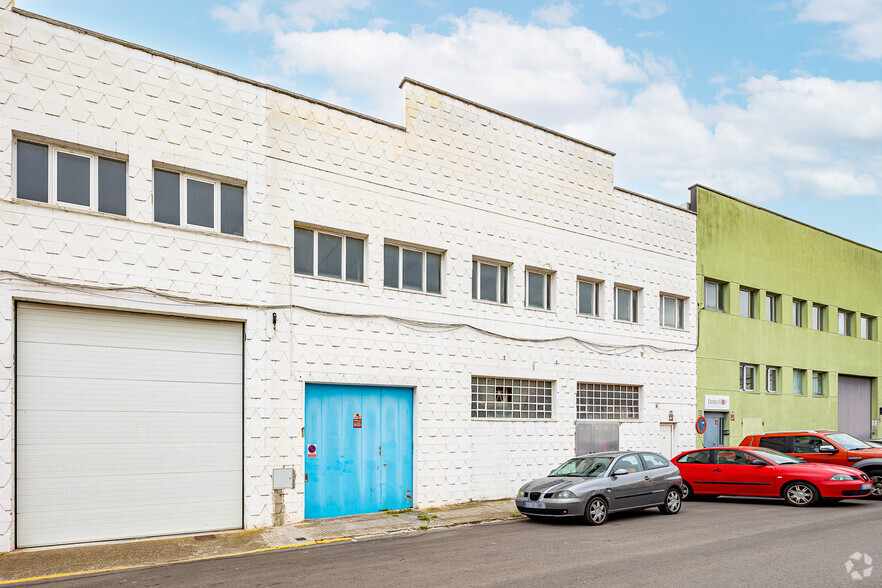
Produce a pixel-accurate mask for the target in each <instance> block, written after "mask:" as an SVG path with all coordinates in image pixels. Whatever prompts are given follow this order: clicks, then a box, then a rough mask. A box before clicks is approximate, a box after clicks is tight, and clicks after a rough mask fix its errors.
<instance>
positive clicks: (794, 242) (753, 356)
mask: <svg viewBox="0 0 882 588" xmlns="http://www.w3.org/2000/svg"><path fill="white" fill-rule="evenodd" d="M692 199H693V208H695V209H696V210H697V212H698V219H697V254H698V261H697V273H698V289H699V291H698V304H699V309H700V310H699V333H698V336H699V346H698V394H697V407H698V411H699V413H701V412H702V411H703V409H704V407H705V395H708V394H712V395H724V396H729V399H730V405H731V406H730V410H731V413H730V418H731V417H732V415H734V420H728V419H727V422H726V428H728V429H729V431H730V434H729V435H728V436H727V437H726V438H724V442H725V443H731V444H737V443H738V442H739V441H741V439H742V438H743V436H744V435H746V434H752V433H758V432H761V431H763V430H766V431H774V430H787V429H803V428H805V429H811V428H833V429H835V428H837V426H838V406H837V403H838V396H837V379H838V376H839V374H847V375H852V376H866V377H870V378H873V393H872V394H873V398H872V415H873V416H872V418H874V419H879V418H880V416H879V407H880V397H879V396H880V395H879V377H880V376H882V343H880V340H879V320H878V317H882V252H880V251H877V250H875V249H872V248H869V247H864V246H861V245H858V244H856V243H853V242H850V241H848V240H846V239H843V238H841V237H837V236H834V235H830V234H828V233H825V232H823V231H821V230H818V229H815V228H812V227H809V226H806V225H803V224H801V223H798V222H796V221H792V220H789V219H786V218H784V217H782V216H779V215H777V214H775V213H772V212H769V211H767V210H764V209H762V208H759V207H756V206H753V205H751V204H747V203H745V202H741V201H739V200H737V199H734V198H731V197H729V196H725V195H722V194H718V193H716V192H713V191H711V190H709V189H706V188H704V187H701V186H694V187H693V188H692ZM705 279H711V280H715V281H719V282H723V283H725V305H724V311H723V312H716V311H712V310H707V309H705V308H704V281H705ZM742 286H744V287H748V288H751V289H755V290H757V293H756V299H757V304H756V318H744V317H741V316H740V313H739V290H740V288H741V287H742ZM767 292H769V293H775V294H778V295H779V319H778V321H779V322H774V323H773V322H769V321H768V320H766V308H765V296H766V293H767ZM794 298H797V299H801V300H805V301H806V304H805V309H804V314H803V327H796V326H794V325H793V316H792V314H793V311H792V303H793V299H794ZM813 303H817V304H822V305H826V306H827V313H826V314H827V316H826V319H827V320H826V325H825V330H824V331H823V332H821V331H816V330H813V329H812V328H811V323H812V320H811V319H812V317H811V306H812V304H813ZM840 308H842V309H845V310H848V311H851V312H853V313H854V324H853V336H844V335H839V334H838V321H837V319H838V311H839V309H840ZM861 314H864V315H867V316H870V317H874V318H875V320H873V321H872V322H873V332H872V334H871V340H864V339H861V338H859V336H858V335H859V316H860V315H861ZM742 363H747V364H755V365H757V366H758V369H757V378H756V386H755V387H756V392H741V391H740V390H739V367H740V365H741V364H742ZM767 366H777V367H780V368H781V370H780V378H779V384H778V393H777V394H770V393H767V391H766V367H767ZM794 368H798V369H804V370H807V373H806V384H805V394H804V395H802V396H796V395H794V394H793V380H792V374H793V369H794ZM813 370H814V371H820V372H826V373H827V378H826V385H827V386H826V387H827V389H826V391H825V395H824V396H823V397H813V395H812V381H811V372H812V371H813ZM874 435H875V436H878V435H879V432H876V431H874ZM698 437H699V446H701V445H702V444H703V439H702V438H701V437H702V436H701V435H699V436H698Z"/></svg>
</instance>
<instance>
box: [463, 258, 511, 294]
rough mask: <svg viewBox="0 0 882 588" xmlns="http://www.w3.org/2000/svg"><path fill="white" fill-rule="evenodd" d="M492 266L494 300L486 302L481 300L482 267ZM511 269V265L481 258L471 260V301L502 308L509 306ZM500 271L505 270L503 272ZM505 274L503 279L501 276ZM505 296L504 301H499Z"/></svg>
mask: <svg viewBox="0 0 882 588" xmlns="http://www.w3.org/2000/svg"><path fill="white" fill-rule="evenodd" d="M483 265H486V266H492V267H495V268H496V298H495V299H493V300H488V299H486V298H483V297H482V296H481V295H482V294H483V288H482V286H483V280H482V277H483V269H482V266H483ZM511 269H512V264H510V263H505V262H502V261H495V260H491V259H487V258H483V257H473V258H472V300H475V301H477V302H487V303H490V304H500V305H503V306H510V305H511ZM502 270H505V271H504V272H503V271H502ZM503 273H504V274H505V276H504V277H503V275H502V274H503ZM503 294H505V300H501V298H502V295H503Z"/></svg>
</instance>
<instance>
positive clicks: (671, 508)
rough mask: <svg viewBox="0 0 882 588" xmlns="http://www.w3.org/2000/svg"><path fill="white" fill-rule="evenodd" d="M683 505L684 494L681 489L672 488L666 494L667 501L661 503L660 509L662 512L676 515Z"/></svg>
mask: <svg viewBox="0 0 882 588" xmlns="http://www.w3.org/2000/svg"><path fill="white" fill-rule="evenodd" d="M681 506H683V496H682V495H681V494H680V491H679V490H677V489H676V488H671V489H670V490H668V492H667V494H665V503H664V504H661V505H659V507H658V510H659V512H660V513H662V514H668V515H675V514H677V513H678V512H680V507H681Z"/></svg>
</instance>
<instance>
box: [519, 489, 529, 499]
mask: <svg viewBox="0 0 882 588" xmlns="http://www.w3.org/2000/svg"><path fill="white" fill-rule="evenodd" d="M526 497H527V491H526V490H521V491H520V492H518V498H526Z"/></svg>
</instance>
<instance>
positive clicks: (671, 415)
mask: <svg viewBox="0 0 882 588" xmlns="http://www.w3.org/2000/svg"><path fill="white" fill-rule="evenodd" d="M668 421H669V422H671V423H673V422H674V411H673V410H669V411H668Z"/></svg>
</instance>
